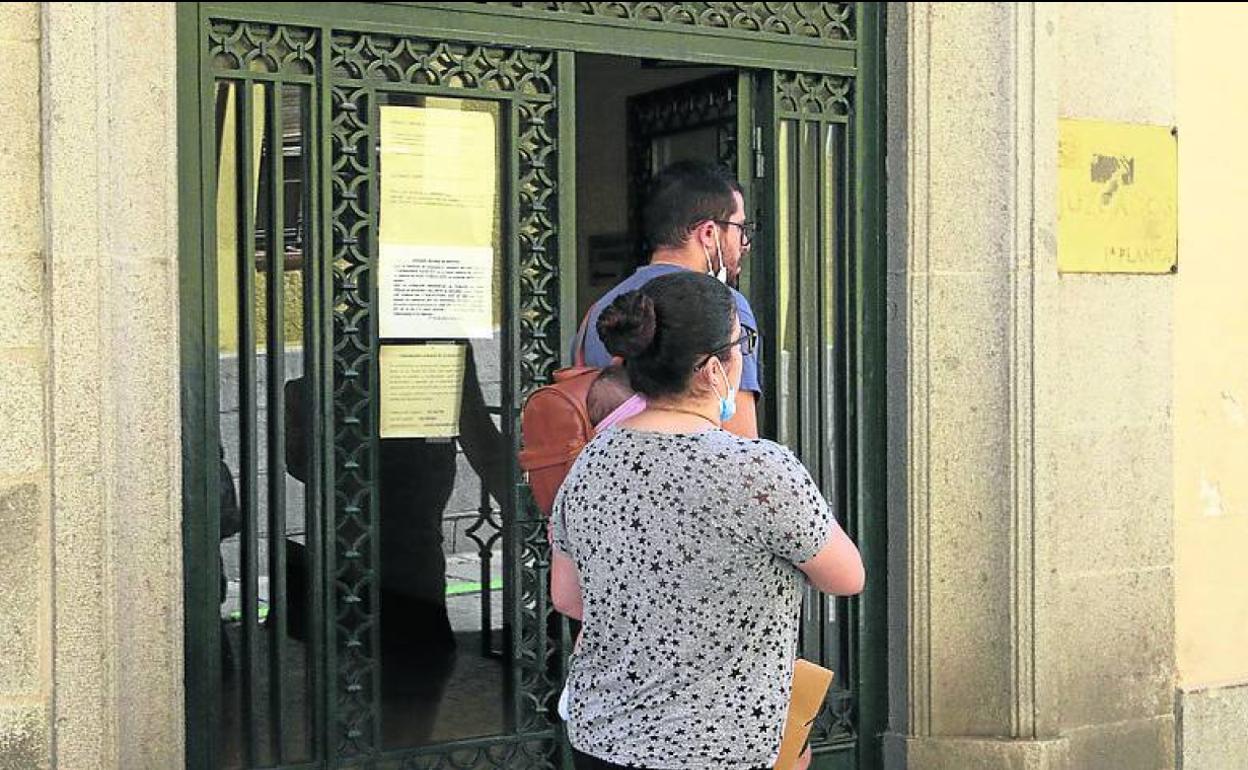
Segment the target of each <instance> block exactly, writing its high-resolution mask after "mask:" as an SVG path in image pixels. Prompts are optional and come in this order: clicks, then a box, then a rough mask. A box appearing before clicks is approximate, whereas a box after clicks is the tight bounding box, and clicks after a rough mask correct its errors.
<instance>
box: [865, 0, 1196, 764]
mask: <svg viewBox="0 0 1248 770" xmlns="http://www.w3.org/2000/svg"><path fill="white" fill-rule="evenodd" d="M1087 6H1090V7H1087ZM889 11H890V16H889V29H888V44H887V45H888V56H889V67H888V77H889V80H888V84H889V125H890V127H891V131H890V136H889V147H888V151H889V161H888V163H889V169H888V171H889V181H888V185H889V207H890V215H889V243H890V248H889V251H890V266H889V278H890V280H889V292H890V310H891V312H892V317H891V319H890V327H889V339H890V357H891V361H892V363H891V371H890V404H889V408H890V421H891V424H890V447H891V448H892V452H891V455H892V461H893V462H892V466H891V468H890V474H891V475H890V505H891V512H890V537H891V542H890V548H891V549H892V556H893V558H892V563H891V565H890V591H891V592H892V594H893V596H892V603H891V626H892V629H893V631H892V635H891V640H890V652H889V655H890V681H891V682H892V683H893V692H892V697H891V715H890V716H891V731H890V734H889V735H888V736H886V738H885V746H886V753H887V761H888V766H889V767H892V768H902V767H906V768H921V769H923V770H927V769H928V768H942V769H943V768H948V769H949V770H974V769H975V768H984V769H985V770H987V769H988V768H1020V770H1021V769H1022V768H1085V767H1087V768H1092V767H1095V768H1098V770H1101V769H1107V770H1109V769H1112V768H1123V769H1124V770H1127V769H1128V768H1129V769H1130V770H1138V768H1154V767H1156V768H1165V767H1172V766H1173V761H1174V752H1173V742H1172V736H1173V715H1172V712H1173V706H1172V697H1173V693H1172V690H1171V686H1172V677H1173V664H1172V651H1173V631H1172V629H1173V600H1172V589H1171V585H1170V581H1171V578H1170V571H1169V567H1170V562H1171V560H1172V557H1171V555H1170V546H1171V541H1172V537H1171V535H1170V533H1169V529H1168V524H1169V521H1170V515H1171V506H1170V501H1171V498H1170V491H1169V490H1170V487H1169V481H1170V475H1171V474H1170V455H1169V445H1170V444H1169V442H1170V427H1169V411H1168V404H1169V398H1170V389H1169V375H1170V372H1169V344H1170V343H1169V324H1170V315H1171V312H1170V305H1171V302H1170V299H1169V292H1170V287H1169V284H1168V283H1167V279H1168V277H1165V276H1150V277H1143V278H1140V277H1134V278H1129V277H1124V276H1069V275H1066V276H1059V275H1058V274H1057V269H1056V235H1055V234H1056V194H1057V193H1056V157H1057V119H1058V117H1059V115H1061V116H1066V115H1070V116H1076V115H1077V116H1079V117H1102V118H1105V119H1110V118H1112V119H1120V120H1132V119H1136V118H1137V117H1139V116H1136V115H1132V114H1126V113H1123V114H1119V113H1117V112H1115V111H1114V110H1113V106H1115V105H1127V104H1151V105H1159V106H1162V105H1165V104H1167V103H1168V101H1167V100H1169V101H1172V99H1173V94H1172V91H1171V90H1170V89H1169V88H1168V86H1167V84H1168V83H1169V80H1168V77H1169V73H1168V72H1167V71H1166V69H1165V63H1164V62H1165V61H1166V59H1167V57H1168V56H1169V50H1170V49H1169V39H1168V34H1169V32H1168V30H1169V26H1170V21H1169V19H1168V14H1169V13H1171V12H1172V9H1170V8H1169V7H1168V6H1162V5H1157V6H1153V5H1148V6H1143V5H1141V6H1134V7H1132V6H1128V7H1125V8H1123V7H1119V6H1116V5H1113V4H1110V5H1105V6H1100V5H1095V4H1069V5H1068V6H1057V5H1049V4H1031V3H987V4H984V3H909V4H891V5H890V7H889ZM1141 40H1142V41H1145V42H1144V43H1141V42H1140V41H1141ZM1154 45H1155V46H1157V48H1158V49H1160V53H1154V51H1156V50H1157V49H1154V48H1153V47H1152V46H1154ZM1149 56H1157V57H1158V59H1157V60H1153V59H1150V58H1149ZM1141 71H1142V72H1143V73H1145V74H1140V72H1141ZM1085 107H1086V108H1087V109H1084V108H1085ZM1094 107H1095V108H1096V109H1094ZM1089 112H1091V113H1093V114H1087V113H1089ZM1162 112H1164V110H1162ZM1072 113H1073V114H1072ZM1150 115H1151V116H1152V117H1158V116H1160V117H1164V115H1162V114H1161V113H1159V112H1156V111H1154V112H1152V113H1150ZM1128 396H1129V397H1128ZM1150 620H1151V622H1150ZM1142 629H1146V630H1143V631H1142Z"/></svg>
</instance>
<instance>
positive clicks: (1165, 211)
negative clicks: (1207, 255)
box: [1057, 120, 1179, 273]
mask: <svg viewBox="0 0 1248 770" xmlns="http://www.w3.org/2000/svg"><path fill="white" fill-rule="evenodd" d="M1177 145H1178V143H1177V141H1176V140H1175V136H1174V134H1173V132H1172V131H1171V129H1170V128H1169V127H1168V126H1143V125H1137V124H1132V123H1103V122H1099V121H1092V120H1061V121H1059V138H1058V148H1057V169H1058V171H1057V173H1058V180H1057V189H1058V210H1057V269H1058V270H1059V271H1060V272H1065V273H1170V272H1173V271H1174V270H1175V268H1176V266H1177V264H1178V204H1177V201H1178V194H1179V170H1178V148H1177Z"/></svg>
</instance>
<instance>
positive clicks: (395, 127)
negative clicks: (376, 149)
mask: <svg viewBox="0 0 1248 770" xmlns="http://www.w3.org/2000/svg"><path fill="white" fill-rule="evenodd" d="M497 168H498V166H497V138H496V134H495V128H494V116H493V115H491V114H489V113H487V112H466V111H461V110H446V109H437V108H431V107H401V106H394V105H383V106H382V107H381V244H382V245H383V246H384V245H387V244H389V245H403V246H415V245H420V246H486V247H492V246H493V243H494V196H495V195H496V194H497V190H498V178H497V174H498V172H497Z"/></svg>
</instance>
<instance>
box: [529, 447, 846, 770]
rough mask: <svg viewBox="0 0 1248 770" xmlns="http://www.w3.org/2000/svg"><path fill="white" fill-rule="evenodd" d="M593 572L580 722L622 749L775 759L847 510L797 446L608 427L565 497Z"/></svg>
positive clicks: (577, 683)
mask: <svg viewBox="0 0 1248 770" xmlns="http://www.w3.org/2000/svg"><path fill="white" fill-rule="evenodd" d="M551 516H552V523H553V536H554V546H555V548H557V549H558V550H560V551H562V552H563V553H566V554H567V555H568V556H570V557H571V558H572V560H573V561H574V562H575V563H576V566H577V568H578V570H579V571H580V575H581V592H582V596H583V599H584V609H585V617H584V620H585V625H584V633H583V638H582V639H581V643H580V648H579V650H578V651H577V653H576V655H575V656H574V657H573V660H572V666H571V671H570V672H569V674H568V684H567V687H568V695H569V711H570V716H571V720H570V721H569V723H568V726H567V727H568V737H569V740H570V741H571V742H572V745H573V746H575V747H576V748H577V749H578V750H580V751H582V752H584V753H586V754H590V755H592V756H595V757H598V758H599V759H603V760H606V761H608V762H613V763H616V764H622V765H634V766H641V767H648V768H680V769H681V770H744V769H745V768H756V767H762V766H768V767H770V766H771V765H772V764H773V763H774V761H775V757H776V753H777V751H778V750H779V745H780V734H781V731H782V730H783V727H784V718H785V714H786V711H787V708H788V698H789V688H790V686H791V680H792V676H793V658H794V654H795V651H796V645H797V631H798V613H799V610H800V600H801V587H802V584H803V581H804V576H803V575H802V574H801V572H799V571H798V569H797V568H796V567H795V566H794V565H795V564H797V563H800V562H803V561H807V560H808V559H810V558H812V557H813V556H814V555H815V554H816V553H818V552H819V549H820V548H822V547H823V544H824V542H825V541H826V540H827V537H828V535H829V533H830V531H831V527H833V526H836V524H835V521H834V520H833V518H832V515H831V512H830V511H829V509H828V505H827V503H826V501H825V500H824V498H823V495H822V494H821V493H820V491H819V489H818V487H816V486H815V483H814V482H813V481H812V480H811V478H810V474H809V473H807V471H806V469H805V468H804V467H803V466H802V464H801V462H799V461H798V459H797V458H796V457H795V456H794V455H793V454H792V453H791V452H790V451H789V450H787V449H785V448H784V447H781V446H779V445H778V444H775V443H772V442H770V441H765V440H752V441H751V440H747V439H742V438H739V437H737V436H734V435H732V434H730V433H727V432H725V431H722V430H710V431H706V432H703V433H695V434H666V433H654V432H646V431H635V430H630V429H627V428H614V429H611V430H608V431H606V432H604V433H602V434H601V435H599V436H598V437H597V438H595V439H594V440H593V441H591V442H590V443H589V444H588V445H587V446H586V447H585V449H584V450H583V451H582V452H581V455H580V457H579V458H577V461H576V464H575V465H574V466H573V467H572V470H571V471H570V472H569V473H568V477H567V479H566V480H565V481H564V483H563V487H562V489H561V490H560V492H559V496H558V497H557V498H556V500H555V505H554V509H553V511H552V513H551Z"/></svg>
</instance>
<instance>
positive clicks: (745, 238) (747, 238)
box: [711, 219, 758, 248]
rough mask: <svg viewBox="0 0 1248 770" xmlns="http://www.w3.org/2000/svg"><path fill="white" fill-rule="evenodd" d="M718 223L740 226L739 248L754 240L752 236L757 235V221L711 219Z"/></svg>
mask: <svg viewBox="0 0 1248 770" xmlns="http://www.w3.org/2000/svg"><path fill="white" fill-rule="evenodd" d="M711 221H713V222H715V223H716V224H719V225H732V226H733V227H739V228H741V248H745V247H746V246H749V245H750V244H751V243H753V242H754V238H755V237H756V236H757V235H758V223H757V222H732V221H729V220H727V219H714V220H711Z"/></svg>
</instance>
